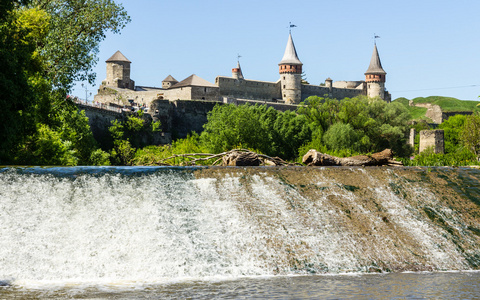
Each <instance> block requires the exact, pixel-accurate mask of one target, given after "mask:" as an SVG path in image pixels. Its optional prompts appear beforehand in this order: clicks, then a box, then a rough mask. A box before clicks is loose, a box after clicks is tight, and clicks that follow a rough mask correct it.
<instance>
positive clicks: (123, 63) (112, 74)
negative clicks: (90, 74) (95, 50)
mask: <svg viewBox="0 0 480 300" xmlns="http://www.w3.org/2000/svg"><path fill="white" fill-rule="evenodd" d="M105 62H106V63H107V78H106V79H105V81H104V83H105V85H107V86H113V87H118V88H124V89H132V90H133V89H134V88H135V82H134V81H133V80H131V79H130V64H131V63H132V62H131V61H129V60H128V59H127V58H126V57H125V55H123V54H122V52H120V51H117V52H115V54H113V55H112V56H111V57H110V58H109V59H107V60H106V61H105Z"/></svg>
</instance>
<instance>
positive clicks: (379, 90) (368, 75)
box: [365, 44, 387, 100]
mask: <svg viewBox="0 0 480 300" xmlns="http://www.w3.org/2000/svg"><path fill="white" fill-rule="evenodd" d="M386 75H387V72H385V71H384V70H383V68H382V63H381V62H380V56H379V55H378V50H377V45H376V44H375V47H374V48H373V54H372V59H371V60H370V65H369V66H368V69H367V71H366V72H365V82H366V83H367V96H368V97H370V98H374V97H380V98H381V99H383V100H387V99H386V97H385V77H386Z"/></svg>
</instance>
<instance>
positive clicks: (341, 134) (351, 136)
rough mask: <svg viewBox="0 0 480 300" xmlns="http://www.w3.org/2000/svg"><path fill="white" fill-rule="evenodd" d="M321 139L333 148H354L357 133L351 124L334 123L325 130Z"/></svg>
mask: <svg viewBox="0 0 480 300" xmlns="http://www.w3.org/2000/svg"><path fill="white" fill-rule="evenodd" d="M323 140H324V141H325V144H326V145H327V146H328V147H329V148H330V149H333V150H345V149H353V150H356V149H355V148H356V147H355V144H356V143H357V141H358V135H357V133H356V132H355V129H353V126H352V125H350V124H343V123H335V124H333V125H332V126H330V128H328V130H327V132H325V135H324V136H323Z"/></svg>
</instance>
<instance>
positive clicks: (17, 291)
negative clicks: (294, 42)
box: [0, 167, 480, 299]
mask: <svg viewBox="0 0 480 300" xmlns="http://www.w3.org/2000/svg"><path fill="white" fill-rule="evenodd" d="M0 200H1V201H0V230H1V239H0V299H12V298H14V299H15V298H17V299H28V298H30V299H50V298H57V299H65V298H66V299H69V298H78V299H149V298H154V299H157V298H167V299H168V298H172V299H178V298H180V299H183V298H193V299H211V298H231V299H238V298H240V299H241V298H259V299H260V298H270V299H298V298H310V299H318V298H324V299H339V298H340V299H343V298H355V299H381V298H398V299H419V298H420V299H421V298H434V299H474V298H475V297H477V296H476V295H480V290H479V286H480V284H479V283H480V273H478V272H477V271H478V270H479V269H480V246H479V245H480V171H479V170H474V169H468V168H303V167H302V168H297V167H294V168H268V167H259V168H162V167H134V168H133V167H132V168H127V167H125V168H115V167H98V168H97V167H75V168H38V167H34V168H27V167H25V168H7V167H5V168H0Z"/></svg>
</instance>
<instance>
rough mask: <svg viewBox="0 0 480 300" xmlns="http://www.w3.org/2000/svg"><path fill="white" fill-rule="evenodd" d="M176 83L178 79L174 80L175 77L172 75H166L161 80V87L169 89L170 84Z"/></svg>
mask: <svg viewBox="0 0 480 300" xmlns="http://www.w3.org/2000/svg"><path fill="white" fill-rule="evenodd" d="M177 83H178V80H176V79H175V78H173V76H172V75H168V76H167V78H165V79H164V80H163V81H162V88H164V89H169V88H170V87H171V86H173V85H175V84H177Z"/></svg>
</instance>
